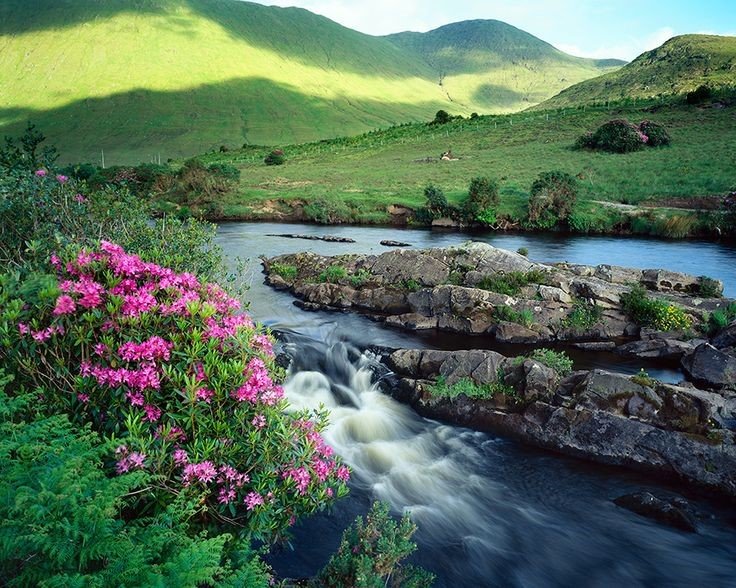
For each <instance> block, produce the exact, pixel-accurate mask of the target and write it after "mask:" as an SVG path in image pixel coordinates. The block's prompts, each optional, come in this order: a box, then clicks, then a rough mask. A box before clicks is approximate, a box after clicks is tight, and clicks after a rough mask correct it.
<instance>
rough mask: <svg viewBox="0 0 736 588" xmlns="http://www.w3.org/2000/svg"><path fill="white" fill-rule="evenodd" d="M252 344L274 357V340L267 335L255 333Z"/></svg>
mask: <svg viewBox="0 0 736 588" xmlns="http://www.w3.org/2000/svg"><path fill="white" fill-rule="evenodd" d="M250 344H251V345H252V346H253V347H254V348H255V349H260V350H261V351H263V353H265V354H266V355H268V356H270V357H273V341H271V339H270V338H269V337H268V336H267V335H253V337H252V338H251V340H250Z"/></svg>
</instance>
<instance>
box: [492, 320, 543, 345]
mask: <svg viewBox="0 0 736 588" xmlns="http://www.w3.org/2000/svg"><path fill="white" fill-rule="evenodd" d="M492 333H493V335H494V336H495V337H496V341H498V342H499V343H517V344H521V343H536V342H538V341H539V340H540V339H542V337H541V336H540V335H539V333H537V332H536V331H532V330H531V329H528V328H526V327H525V326H524V325H519V324H517V323H508V322H501V323H499V324H498V325H495V326H494V327H493V328H492Z"/></svg>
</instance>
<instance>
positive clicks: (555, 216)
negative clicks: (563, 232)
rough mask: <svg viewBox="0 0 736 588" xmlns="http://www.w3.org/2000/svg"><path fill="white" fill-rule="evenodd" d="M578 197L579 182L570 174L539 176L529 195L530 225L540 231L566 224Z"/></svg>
mask: <svg viewBox="0 0 736 588" xmlns="http://www.w3.org/2000/svg"><path fill="white" fill-rule="evenodd" d="M577 195H578V188H577V181H576V180H575V178H573V177H572V176H571V175H570V174H567V173H565V172H561V171H550V172H544V173H541V174H539V177H538V178H537V179H536V180H534V183H533V184H532V186H531V190H530V194H529V213H528V217H529V223H530V224H531V225H532V226H534V227H536V228H540V229H551V228H552V227H554V226H556V225H558V224H559V223H566V222H567V220H568V219H569V217H570V214H571V213H572V209H573V207H574V206H575V202H576V200H577Z"/></svg>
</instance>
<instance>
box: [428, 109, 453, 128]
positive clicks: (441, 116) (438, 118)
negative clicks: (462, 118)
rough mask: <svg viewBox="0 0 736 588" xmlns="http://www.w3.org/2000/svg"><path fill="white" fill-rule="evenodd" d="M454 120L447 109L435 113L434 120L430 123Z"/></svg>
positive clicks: (440, 123) (438, 123) (437, 123)
mask: <svg viewBox="0 0 736 588" xmlns="http://www.w3.org/2000/svg"><path fill="white" fill-rule="evenodd" d="M451 120H452V116H450V114H449V113H448V112H447V111H446V110H438V111H437V113H436V114H435V115H434V120H432V122H431V123H430V124H433V125H444V124H446V123H448V122H450V121H451Z"/></svg>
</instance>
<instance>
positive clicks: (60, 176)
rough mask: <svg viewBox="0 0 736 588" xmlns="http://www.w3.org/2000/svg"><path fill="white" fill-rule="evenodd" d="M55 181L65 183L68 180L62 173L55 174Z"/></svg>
mask: <svg viewBox="0 0 736 588" xmlns="http://www.w3.org/2000/svg"><path fill="white" fill-rule="evenodd" d="M56 181H57V182H59V183H60V184H66V183H67V182H68V181H69V178H68V177H66V176H65V175H63V174H57V175H56Z"/></svg>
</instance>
